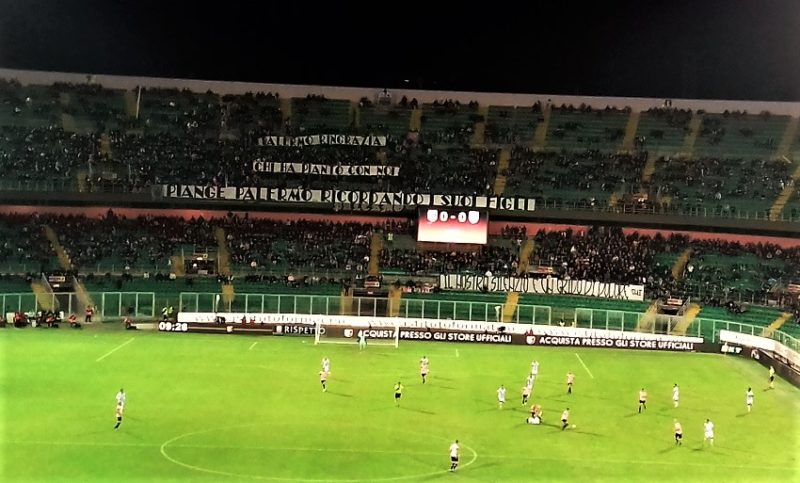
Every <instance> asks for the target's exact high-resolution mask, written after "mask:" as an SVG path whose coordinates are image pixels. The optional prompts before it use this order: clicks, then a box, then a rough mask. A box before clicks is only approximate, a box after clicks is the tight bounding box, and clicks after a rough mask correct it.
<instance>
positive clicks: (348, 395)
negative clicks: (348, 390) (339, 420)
mask: <svg viewBox="0 0 800 483" xmlns="http://www.w3.org/2000/svg"><path fill="white" fill-rule="evenodd" d="M328 394H330V395H331V396H339V397H353V395H352V394H345V393H343V392H333V391H328Z"/></svg>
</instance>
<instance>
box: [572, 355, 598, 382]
mask: <svg viewBox="0 0 800 483" xmlns="http://www.w3.org/2000/svg"><path fill="white" fill-rule="evenodd" d="M575 357H577V358H578V360H579V361H580V363H581V365H582V366H583V368H584V369H586V372H587V373H588V374H589V377H591V378H592V379H594V375H592V371H590V370H589V368H588V367H586V363H585V362H583V359H581V356H580V355H579V354H578V353H577V352H576V353H575Z"/></svg>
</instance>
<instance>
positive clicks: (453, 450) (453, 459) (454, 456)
mask: <svg viewBox="0 0 800 483" xmlns="http://www.w3.org/2000/svg"><path fill="white" fill-rule="evenodd" d="M456 468H458V440H455V442H454V443H453V444H451V445H450V471H455V470H456Z"/></svg>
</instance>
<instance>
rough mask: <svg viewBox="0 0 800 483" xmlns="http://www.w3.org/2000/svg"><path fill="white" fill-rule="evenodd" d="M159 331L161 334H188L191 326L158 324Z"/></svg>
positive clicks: (177, 323)
mask: <svg viewBox="0 0 800 483" xmlns="http://www.w3.org/2000/svg"><path fill="white" fill-rule="evenodd" d="M158 330H160V331H161V332H188V331H189V325H188V324H187V323H186V322H167V321H163V320H162V321H161V322H159V323H158Z"/></svg>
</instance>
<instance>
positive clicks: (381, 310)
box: [180, 292, 800, 351]
mask: <svg viewBox="0 0 800 483" xmlns="http://www.w3.org/2000/svg"><path fill="white" fill-rule="evenodd" d="M504 307H505V306H504V304H503V303H498V302H474V301H467V300H465V301H461V300H442V299H433V298H431V299H428V298H425V299H422V298H402V299H399V300H397V299H392V298H373V297H343V296H327V295H294V294H281V295H277V294H236V295H235V297H232V298H226V297H225V296H224V295H222V294H216V293H200V292H183V293H181V294H180V308H181V311H184V312H235V313H254V314H255V313H277V314H303V315H350V316H356V317H359V316H361V317H364V316H366V317H379V316H385V317H402V318H424V319H439V320H442V319H457V320H469V321H473V322H508V323H523V324H531V323H535V324H537V325H561V324H563V325H569V326H573V327H582V328H589V329H603V330H619V331H631V332H632V331H636V332H646V333H653V334H680V335H688V336H697V337H703V338H705V339H706V340H708V341H711V342H718V341H719V331H720V330H723V329H724V330H731V331H735V332H742V333H746V334H750V335H756V336H761V335H762V334H763V332H764V329H765V328H766V326H757V325H752V324H744V323H739V322H735V321H729V320H720V319H710V318H705V317H698V318H696V319H694V320H693V321H691V322H689V321H687V320H685V319H684V316H682V315H665V314H646V313H641V312H630V311H624V310H606V309H594V308H591V307H557V306H546V305H528V304H518V305H517V306H516V308H515V310H514V312H513V313H512V314H505V313H504ZM554 313H555V314H560V317H558V318H557V319H556V318H555V317H553V314H554ZM771 337H772V338H773V339H776V340H778V341H780V342H781V343H783V344H784V345H786V346H787V347H789V348H791V349H794V350H796V351H800V340H798V339H797V338H795V337H793V336H791V335H789V334H787V333H785V332H783V331H780V330H778V331H775V332H774V333H773V334H772V335H771Z"/></svg>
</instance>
